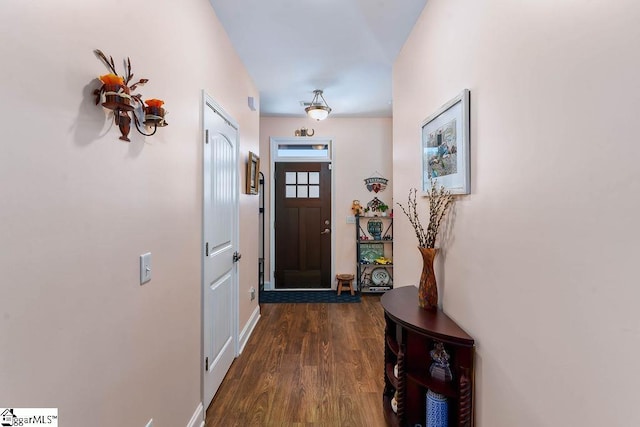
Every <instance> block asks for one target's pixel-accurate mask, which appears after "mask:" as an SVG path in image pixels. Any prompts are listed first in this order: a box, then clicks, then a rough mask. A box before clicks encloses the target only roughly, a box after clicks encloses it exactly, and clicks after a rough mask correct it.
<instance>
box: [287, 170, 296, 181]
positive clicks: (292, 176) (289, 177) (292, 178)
mask: <svg viewBox="0 0 640 427" xmlns="http://www.w3.org/2000/svg"><path fill="white" fill-rule="evenodd" d="M295 183H296V173H295V172H286V173H285V184H295Z"/></svg>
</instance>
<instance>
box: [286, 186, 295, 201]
mask: <svg viewBox="0 0 640 427" xmlns="http://www.w3.org/2000/svg"><path fill="white" fill-rule="evenodd" d="M285 197H286V198H287V199H295V198H296V186H295V185H287V186H286V191H285Z"/></svg>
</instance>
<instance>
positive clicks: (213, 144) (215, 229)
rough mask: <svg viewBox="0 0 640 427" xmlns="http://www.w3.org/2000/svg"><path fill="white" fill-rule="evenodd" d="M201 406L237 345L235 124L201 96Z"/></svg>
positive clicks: (206, 405)
mask: <svg viewBox="0 0 640 427" xmlns="http://www.w3.org/2000/svg"><path fill="white" fill-rule="evenodd" d="M204 131H205V143H204V208H203V210H204V212H203V215H204V218H203V229H204V236H203V237H204V242H203V246H204V248H203V249H204V250H203V254H204V256H203V283H202V287H203V289H202V292H203V327H202V331H203V358H202V362H203V368H204V369H203V405H204V407H205V409H206V408H207V407H208V405H209V403H211V399H213V396H214V395H215V393H216V391H217V390H218V387H220V384H221V383H222V380H223V379H224V376H225V375H226V373H227V371H228V370H229V367H230V366H231V363H232V362H233V359H234V358H235V356H236V351H237V350H236V348H237V344H236V343H237V323H238V322H237V317H238V303H237V293H238V291H237V288H238V285H237V282H238V280H237V264H236V263H235V257H234V254H235V253H236V252H237V250H238V249H237V241H238V238H237V236H238V233H237V229H238V225H237V224H238V191H239V188H238V162H237V158H238V154H237V148H238V129H237V126H236V125H235V124H234V123H233V122H232V121H231V119H230V118H229V117H228V116H227V115H226V114H225V113H224V112H223V111H222V109H221V108H219V107H218V106H217V105H216V104H215V103H214V102H213V100H211V99H210V98H209V97H208V96H206V95H205V101H204Z"/></svg>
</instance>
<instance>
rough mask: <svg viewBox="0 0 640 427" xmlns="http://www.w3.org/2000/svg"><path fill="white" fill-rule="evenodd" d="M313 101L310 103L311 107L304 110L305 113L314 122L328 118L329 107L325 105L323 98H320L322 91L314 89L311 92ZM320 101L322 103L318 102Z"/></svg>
mask: <svg viewBox="0 0 640 427" xmlns="http://www.w3.org/2000/svg"><path fill="white" fill-rule="evenodd" d="M313 93H314V95H313V100H312V101H311V105H309V106H308V107H307V108H305V109H304V111H306V112H307V115H308V116H309V117H311V118H312V119H315V120H318V121H320V120H324V119H326V118H327V117H328V116H329V113H330V112H331V107H329V105H327V101H325V99H324V96H322V91H321V90H320V89H316V90H314V91H313ZM321 100H322V102H320V101H321Z"/></svg>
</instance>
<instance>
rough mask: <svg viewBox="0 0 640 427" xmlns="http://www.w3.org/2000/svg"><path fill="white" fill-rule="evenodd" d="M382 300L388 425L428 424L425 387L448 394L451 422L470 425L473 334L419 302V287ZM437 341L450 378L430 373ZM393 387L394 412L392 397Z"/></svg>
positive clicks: (462, 426)
mask: <svg viewBox="0 0 640 427" xmlns="http://www.w3.org/2000/svg"><path fill="white" fill-rule="evenodd" d="M380 302H381V303H382V307H383V308H384V317H385V322H386V327H385V351H384V361H385V386H384V391H383V409H384V414H385V419H386V421H387V424H389V425H391V426H411V427H413V426H415V425H416V424H420V425H422V426H425V427H426V425H427V421H426V417H427V415H426V410H427V403H426V402H427V391H428V390H431V391H432V392H435V393H439V394H441V395H444V396H446V398H447V403H448V419H449V426H457V427H473V377H474V373H473V358H474V348H475V347H474V340H473V338H471V337H470V336H469V335H467V333H466V332H465V331H463V330H462V329H461V328H460V327H459V326H458V325H457V324H456V323H455V322H454V321H453V320H451V319H450V318H449V317H448V316H447V315H446V314H444V313H443V312H442V311H441V310H437V311H428V310H424V309H421V308H420V307H418V290H417V289H416V288H415V287H413V286H405V287H400V288H395V289H392V290H390V291H387V292H386V293H385V294H384V295H383V296H382V297H381V299H380ZM437 343H442V344H443V345H444V349H445V351H446V352H447V353H448V355H449V366H450V369H451V374H452V379H451V380H450V381H443V380H441V379H437V378H434V377H432V375H431V374H430V370H429V368H430V366H431V363H432V359H431V355H430V352H431V351H432V350H433V349H434V347H435V345H436V344H437ZM396 366H397V368H396V369H395V370H396V371H397V377H396V375H395V373H394V368H395V367H396ZM396 391H397V398H396V402H397V411H395V412H394V411H393V409H392V407H391V400H392V399H393V397H394V395H395V394H396Z"/></svg>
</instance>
